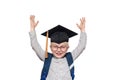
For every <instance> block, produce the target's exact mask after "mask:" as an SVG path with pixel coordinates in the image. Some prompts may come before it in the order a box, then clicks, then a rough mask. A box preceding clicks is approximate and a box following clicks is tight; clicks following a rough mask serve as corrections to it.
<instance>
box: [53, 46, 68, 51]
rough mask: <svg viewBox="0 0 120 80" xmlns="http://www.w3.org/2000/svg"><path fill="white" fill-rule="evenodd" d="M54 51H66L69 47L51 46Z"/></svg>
mask: <svg viewBox="0 0 120 80" xmlns="http://www.w3.org/2000/svg"><path fill="white" fill-rule="evenodd" d="M51 48H52V50H54V51H56V50H58V49H60V50H61V51H65V50H66V49H67V48H68V47H67V46H60V47H58V46H51Z"/></svg>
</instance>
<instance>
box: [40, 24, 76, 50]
mask: <svg viewBox="0 0 120 80" xmlns="http://www.w3.org/2000/svg"><path fill="white" fill-rule="evenodd" d="M41 35H43V36H46V37H47V38H46V49H47V45H48V38H50V39H51V42H55V43H58V44H60V43H62V42H68V41H69V38H71V37H73V36H75V35H77V33H75V32H73V31H72V30H69V29H67V28H65V27H63V26H61V25H57V26H55V27H54V28H52V29H50V30H48V31H45V32H44V33H42V34H41Z"/></svg>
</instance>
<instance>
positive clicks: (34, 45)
mask: <svg viewBox="0 0 120 80" xmlns="http://www.w3.org/2000/svg"><path fill="white" fill-rule="evenodd" d="M34 18H35V16H33V15H31V16H30V32H29V35H30V40H31V46H32V49H33V50H34V51H35V52H36V54H37V56H38V57H39V58H40V59H41V60H42V61H44V59H45V54H44V53H45V51H44V50H43V49H42V48H41V46H40V45H39V43H38V40H37V36H36V32H35V27H36V26H37V24H38V21H37V23H35V21H34Z"/></svg>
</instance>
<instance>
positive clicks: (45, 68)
mask: <svg viewBox="0 0 120 80" xmlns="http://www.w3.org/2000/svg"><path fill="white" fill-rule="evenodd" d="M52 57H53V55H52V54H50V53H48V58H45V61H44V66H43V69H42V73H41V80H46V77H47V75H48V71H49V68H50V63H51V59H52Z"/></svg>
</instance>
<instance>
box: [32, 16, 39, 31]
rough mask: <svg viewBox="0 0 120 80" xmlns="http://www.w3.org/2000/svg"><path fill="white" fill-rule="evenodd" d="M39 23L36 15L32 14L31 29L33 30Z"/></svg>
mask: <svg viewBox="0 0 120 80" xmlns="http://www.w3.org/2000/svg"><path fill="white" fill-rule="evenodd" d="M38 23H39V21H37V22H35V16H34V15H30V31H33V30H34V29H35V28H36V26H37V24H38Z"/></svg>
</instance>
